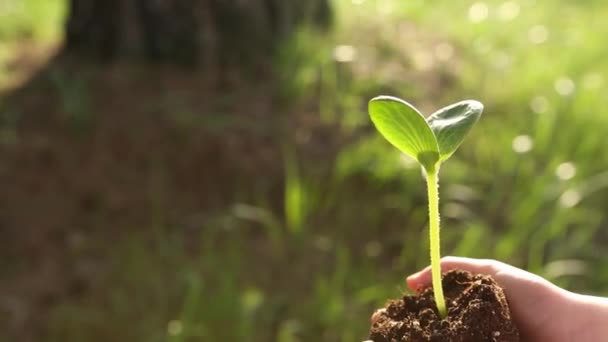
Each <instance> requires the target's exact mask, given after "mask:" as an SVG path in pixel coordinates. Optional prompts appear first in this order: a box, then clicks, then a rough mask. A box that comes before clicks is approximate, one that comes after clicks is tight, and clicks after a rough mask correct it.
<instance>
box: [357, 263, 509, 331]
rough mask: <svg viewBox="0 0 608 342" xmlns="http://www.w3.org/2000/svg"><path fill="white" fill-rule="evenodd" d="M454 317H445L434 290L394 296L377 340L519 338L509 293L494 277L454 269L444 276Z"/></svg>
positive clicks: (375, 327) (377, 322)
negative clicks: (441, 312)
mask: <svg viewBox="0 0 608 342" xmlns="http://www.w3.org/2000/svg"><path fill="white" fill-rule="evenodd" d="M443 287H444V291H445V297H446V304H447V306H448V316H447V318H446V319H443V320H442V319H440V318H439V316H438V313H437V309H436V307H435V301H434V299H433V289H432V288H426V289H423V290H421V291H420V293H418V294H417V295H407V296H404V297H403V299H399V300H391V301H389V302H388V303H387V305H386V307H385V309H384V310H383V311H382V312H381V313H380V314H379V315H378V316H377V317H376V318H375V319H374V322H373V323H372V328H371V331H370V336H369V339H370V340H372V341H374V342H398V341H409V342H416V341H437V342H440V341H442V342H443V341H450V342H474V341H494V342H513V341H519V340H520V339H519V333H518V330H517V328H516V327H515V325H514V323H513V321H512V320H511V313H510V311H509V306H508V304H507V299H506V297H505V294H504V292H503V290H502V288H500V287H499V286H498V285H497V284H496V282H495V281H494V279H492V278H491V277H489V276H485V275H479V274H475V275H473V274H471V273H469V272H466V271H460V270H454V271H450V272H448V273H446V274H445V275H444V277H443Z"/></svg>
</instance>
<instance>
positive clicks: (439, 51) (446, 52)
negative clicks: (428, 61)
mask: <svg viewBox="0 0 608 342" xmlns="http://www.w3.org/2000/svg"><path fill="white" fill-rule="evenodd" d="M452 56H454V47H453V46H452V45H451V44H450V43H439V44H437V45H436V46H435V57H437V59H438V60H440V61H443V62H446V61H449V60H450V59H451V58H452Z"/></svg>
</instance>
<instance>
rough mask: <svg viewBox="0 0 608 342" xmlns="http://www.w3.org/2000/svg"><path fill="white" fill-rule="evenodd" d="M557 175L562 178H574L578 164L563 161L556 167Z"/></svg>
mask: <svg viewBox="0 0 608 342" xmlns="http://www.w3.org/2000/svg"><path fill="white" fill-rule="evenodd" d="M555 175H556V176H557V178H559V179H561V180H568V179H572V178H573V177H574V176H575V175H576V166H574V164H573V163H571V162H565V163H561V164H559V165H558V166H557V168H556V169H555Z"/></svg>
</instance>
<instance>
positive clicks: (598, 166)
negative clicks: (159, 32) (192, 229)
mask: <svg viewBox="0 0 608 342" xmlns="http://www.w3.org/2000/svg"><path fill="white" fill-rule="evenodd" d="M8 3H10V1H9V2H8ZM15 3H16V2H15ZM25 3H26V4H34V3H36V4H38V5H37V6H41V7H33V8H38V10H32V11H30V10H29V7H28V10H27V11H24V12H23V13H31V14H28V15H27V16H22V17H17V16H15V17H13V19H11V21H10V22H9V21H0V23H1V24H0V34H1V35H2V37H3V39H5V40H6V39H8V40H11V39H12V40H13V41H14V42H16V41H17V38H18V37H19V36H20V34H18V32H21V30H22V28H23V29H25V30H33V31H32V32H38V33H34V34H33V36H34V37H40V39H41V40H46V39H53V37H56V36H55V35H54V34H50V35H47V34H48V32H57V31H56V30H57V25H58V24H60V20H59V19H58V18H59V14H58V13H60V11H61V9H60V7H59V6H58V7H54V8H53V9H52V10H51V9H49V11H50V12H49V13H54V14H53V15H52V16H50V17H48V16H45V15H43V16H41V15H40V12H39V11H42V8H44V7H43V6H42V5H39V4H40V3H47V4H50V2H39V3H37V2H36V1H34V0H31V1H29V2H25ZM57 3H59V2H56V4H57ZM26 6H30V5H26ZM32 6H33V5H32ZM45 6H46V5H45ZM49 6H50V5H49ZM335 6H336V8H337V12H338V15H339V20H338V23H337V27H336V29H335V31H334V32H333V33H332V34H331V35H330V36H327V37H322V38H321V37H318V36H315V35H314V34H312V33H308V32H302V33H301V34H300V35H298V37H297V38H296V39H294V40H293V41H291V42H289V43H288V44H286V46H285V47H284V49H283V50H282V51H281V52H280V54H279V56H278V57H277V65H279V66H280V67H281V68H282V70H283V72H282V73H281V75H283V76H284V77H285V79H284V80H283V82H284V92H285V96H286V98H287V99H290V100H292V101H294V100H293V99H307V100H309V99H313V100H314V101H316V103H315V108H316V109H318V111H317V114H316V115H318V117H319V118H320V120H322V121H323V122H325V123H327V124H328V125H333V126H332V127H336V134H345V135H347V134H356V135H357V136H360V137H361V138H360V139H358V140H356V141H355V142H352V143H349V144H347V145H344V146H342V148H341V149H340V151H339V153H338V155H337V157H336V158H335V160H310V159H306V157H304V156H302V155H301V154H298V153H297V152H296V151H295V150H292V149H290V148H285V149H284V151H285V152H284V157H285V158H284V165H283V167H284V169H285V170H286V171H285V172H286V176H285V179H286V184H285V199H284V211H285V212H284V213H281V212H273V211H272V210H271V209H269V207H270V206H269V205H268V204H267V203H268V202H269V200H267V199H265V198H263V196H259V194H253V195H252V196H249V198H258V200H257V202H253V203H235V206H234V207H231V208H226V209H225V210H224V211H220V212H218V213H217V217H215V218H214V219H213V220H209V221H210V223H206V224H205V226H204V227H201V230H200V236H198V235H197V236H196V238H195V239H198V240H200V242H196V243H195V244H196V245H197V246H198V247H197V248H196V250H197V252H196V253H189V252H187V248H185V246H186V245H187V244H192V239H193V238H192V237H189V236H183V235H182V234H179V233H177V232H174V231H173V230H171V229H162V228H163V227H161V228H160V229H158V228H156V231H157V235H156V238H154V239H150V238H149V234H144V233H140V234H135V235H134V236H132V237H131V238H129V239H126V240H125V241H122V242H120V243H119V244H117V245H116V246H113V247H112V248H113V251H112V254H113V256H112V258H113V260H112V265H113V266H112V267H111V268H110V269H111V272H110V274H109V275H107V276H106V277H105V278H104V280H103V281H102V282H101V283H100V284H98V287H97V288H95V289H93V290H91V293H90V295H88V296H85V297H84V298H80V299H78V300H73V301H67V302H64V303H61V304H60V305H58V306H57V307H56V308H55V309H54V310H53V311H52V312H51V315H50V318H49V320H48V324H47V331H46V334H47V335H46V336H47V340H48V341H83V340H86V341H107V340H125V341H198V340H209V341H272V340H275V341H280V342H291V341H313V340H314V341H356V340H361V339H362V338H363V337H364V336H365V334H366V332H367V329H368V318H369V315H370V314H371V312H372V311H373V309H374V308H375V307H378V306H380V305H382V304H383V302H384V301H385V300H386V299H387V298H394V297H397V296H399V295H400V293H401V291H402V290H404V289H403V278H404V276H405V275H406V274H408V273H410V272H413V271H415V270H416V269H418V268H419V267H422V266H424V265H426V264H427V263H428V256H427V254H428V252H427V244H428V239H427V230H426V207H425V205H426V202H425V201H426V199H425V189H424V182H423V181H422V178H421V173H420V170H419V169H417V168H416V167H414V165H413V164H412V163H411V161H409V160H407V159H406V158H404V157H403V156H401V155H400V154H399V153H397V152H396V151H395V150H394V149H393V148H392V147H390V146H389V145H388V144H387V143H385V142H384V141H382V139H380V138H379V137H378V136H377V134H376V133H375V132H374V131H373V129H371V127H370V123H369V120H368V118H367V113H366V101H367V100H368V99H369V98H370V97H372V96H375V95H378V94H387V95H395V96H399V97H402V98H405V99H407V100H408V101H410V102H412V103H414V104H415V105H417V106H420V107H422V108H423V109H425V110H426V112H427V113H429V112H431V111H432V110H433V109H435V108H438V107H441V106H443V105H446V104H449V103H452V102H455V101H458V100H461V99H464V98H475V99H478V100H480V101H482V102H483V103H484V104H485V106H486V109H485V113H484V116H483V117H482V119H481V121H480V123H479V125H478V126H477V127H476V128H475V129H474V130H473V132H472V136H471V137H470V138H468V139H467V140H466V142H465V143H464V144H463V145H462V147H461V148H460V150H459V151H458V153H456V154H455V155H454V157H453V158H452V160H450V162H449V163H447V164H446V165H445V167H444V168H443V169H442V170H441V177H440V181H441V193H442V199H441V201H442V202H441V212H442V213H443V220H442V222H443V230H442V252H443V254H444V255H448V254H458V255H463V256H470V257H480V258H498V259H500V260H502V261H505V262H509V263H512V264H515V265H517V266H520V267H524V268H527V269H530V270H532V271H534V272H537V273H539V274H541V275H544V276H545V277H547V278H549V279H550V280H552V281H555V282H557V283H558V284H560V285H562V286H565V287H567V288H569V289H572V290H576V291H584V292H589V293H597V294H603V295H607V294H608V271H606V268H605V267H604V264H605V262H606V260H608V249H606V248H605V246H606V244H607V243H608V235H607V233H606V231H607V230H606V226H607V220H606V214H605V213H606V212H607V209H608V208H607V205H606V203H608V189H607V187H608V154H607V153H606V152H605V146H606V145H605V143H604V141H605V139H604V137H605V135H606V133H605V130H606V129H607V127H608V116H607V115H606V113H604V109H605V108H607V106H606V105H607V103H606V102H607V101H608V96H606V92H607V89H608V88H607V87H606V77H607V76H608V75H607V73H608V61H606V59H605V58H604V55H605V53H606V50H605V49H606V48H605V45H604V37H605V33H606V31H607V30H608V21H606V20H604V18H606V17H607V15H608V8H606V6H604V5H603V2H601V1H585V2H577V3H574V2H571V1H565V0H563V1H555V2H541V1H533V0H521V1H484V2H475V1H459V2H456V1H434V2H432V4H431V3H430V2H428V1H422V0H418V1H407V2H404V1H397V0H376V1H373V0H352V1H347V0H339V1H335ZM37 13H38V14H37ZM39 16H41V17H44V18H45V20H44V21H43V22H42V24H41V22H39V21H38V19H36V18H39ZM19 18H21V19H19ZM46 25H49V26H46ZM32 27H33V28H34V29H32ZM53 30H55V31H53ZM7 37H8V38H7ZM7 44H9V45H10V44H12V43H10V42H9V43H7ZM303 101H305V100H303ZM319 170H321V171H319ZM319 172H321V173H322V174H323V175H324V176H323V177H320V176H319ZM262 193H263V192H262ZM235 198H238V196H235ZM152 215H154V213H153V214H152ZM164 228H167V227H164ZM198 240H197V241H198ZM192 254H194V255H195V256H194V257H193V256H192Z"/></svg>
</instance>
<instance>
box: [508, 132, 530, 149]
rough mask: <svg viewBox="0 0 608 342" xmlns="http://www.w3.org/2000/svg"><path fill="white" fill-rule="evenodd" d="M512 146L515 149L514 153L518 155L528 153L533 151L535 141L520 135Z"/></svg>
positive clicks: (527, 136)
mask: <svg viewBox="0 0 608 342" xmlns="http://www.w3.org/2000/svg"><path fill="white" fill-rule="evenodd" d="M511 145H512V147H513V151H515V152H517V153H527V152H530V150H532V147H533V146H534V141H533V140H532V138H531V137H530V136H529V135H518V136H516V137H515V138H514V139H513V143H512V144H511Z"/></svg>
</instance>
